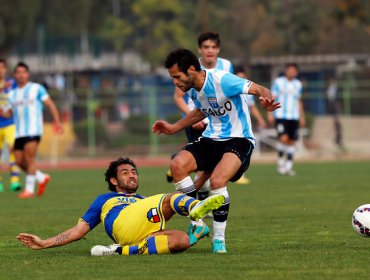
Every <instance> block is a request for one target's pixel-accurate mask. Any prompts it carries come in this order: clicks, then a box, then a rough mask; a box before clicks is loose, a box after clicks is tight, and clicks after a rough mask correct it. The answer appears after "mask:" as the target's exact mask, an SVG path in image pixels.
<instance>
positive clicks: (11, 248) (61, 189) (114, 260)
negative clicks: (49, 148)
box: [0, 161, 370, 280]
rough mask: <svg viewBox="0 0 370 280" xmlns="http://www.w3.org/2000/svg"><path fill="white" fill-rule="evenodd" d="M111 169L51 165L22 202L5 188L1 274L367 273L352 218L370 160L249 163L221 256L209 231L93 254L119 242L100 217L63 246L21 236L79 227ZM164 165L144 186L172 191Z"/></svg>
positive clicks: (217, 279)
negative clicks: (157, 248)
mask: <svg viewBox="0 0 370 280" xmlns="http://www.w3.org/2000/svg"><path fill="white" fill-rule="evenodd" d="M105 168H106V166H102V167H101V169H95V170H81V169H76V170H70V171H66V170H51V171H48V172H50V174H51V176H52V180H51V182H50V185H49V186H48V189H47V190H46V192H45V194H44V196H43V197H41V198H35V199H32V200H20V199H18V198H17V196H16V194H15V193H11V192H10V191H8V189H7V188H6V190H5V192H4V193H0V198H1V203H0V219H1V226H0V263H1V266H0V279H30V280H32V279H37V280H42V279H56V280H57V279H81V280H82V279H89V280H92V279H125V280H129V279H142V280H146V279H162V280H166V279H171V280H173V279H178V278H179V275H181V279H182V280H188V279H204V280H208V279H209V280H221V279H229V278H230V279H235V280H237V279H243V280H244V279H251V280H252V279H367V278H368V274H369V271H368V262H369V261H368V260H369V258H370V250H369V244H368V241H369V240H368V239H366V238H363V237H360V236H359V235H357V234H356V233H354V232H353V230H352V227H351V216H352V213H353V211H354V209H355V208H356V207H358V206H359V205H361V204H364V203H367V202H369V201H368V200H367V199H366V198H368V197H370V189H369V184H368V182H369V181H370V173H369V172H368V171H369V169H370V162H369V161H367V162H366V161H365V162H335V163H300V164H296V169H297V171H298V175H297V176H295V177H285V176H279V175H278V174H277V172H276V169H275V165H274V164H266V165H261V164H255V163H252V165H251V168H250V170H249V171H248V173H247V174H248V177H249V178H250V179H251V183H250V184H249V185H247V186H240V185H234V184H230V186H229V194H230V199H231V204H230V207H231V208H230V213H229V220H228V227H227V235H226V239H227V247H228V254H225V255H222V256H220V255H215V254H212V253H211V239H210V238H208V239H207V238H206V239H203V240H201V241H200V242H199V243H198V244H196V245H195V246H193V247H192V248H190V249H189V250H188V251H187V252H185V253H181V254H174V255H163V256H130V257H122V256H111V257H101V258H94V257H91V256H90V248H91V247H92V246H94V245H97V244H112V240H111V239H109V238H108V237H107V235H106V233H105V232H104V226H103V225H99V226H97V227H96V228H95V229H94V230H93V231H92V232H90V233H89V234H88V235H87V236H86V237H85V238H84V239H81V240H80V241H77V242H75V243H73V244H70V245H67V246H63V247H59V248H54V249H48V250H41V251H34V250H31V249H28V248H25V247H23V246H21V245H20V244H19V242H18V241H17V240H16V238H15V236H16V235H17V234H18V233H20V232H30V233H33V234H37V235H39V236H40V237H41V238H47V237H49V236H55V235H56V234H58V233H60V232H62V231H63V230H66V229H68V228H70V227H72V226H74V225H75V224H76V223H77V220H78V217H81V216H82V215H83V214H84V212H85V211H86V210H87V208H88V207H89V205H90V204H91V203H92V202H93V200H94V199H95V198H96V196H97V195H99V194H101V193H105V192H107V186H106V183H105V182H104V179H103V178H104V177H103V173H104V171H105ZM166 169H167V167H157V168H154V167H151V168H144V167H142V166H139V172H140V189H139V192H138V193H140V194H142V195H153V194H157V193H162V192H163V193H165V192H171V191H173V190H174V188H173V185H172V184H168V183H166V182H165V176H164V175H165V172H166ZM5 179H6V180H4V182H7V179H8V178H5ZM205 222H206V223H207V224H208V225H209V226H212V222H211V221H210V220H205ZM188 224H189V220H188V219H187V218H186V217H180V216H175V217H173V219H172V220H171V221H170V222H168V223H166V227H167V228H168V229H179V230H186V228H187V226H188Z"/></svg>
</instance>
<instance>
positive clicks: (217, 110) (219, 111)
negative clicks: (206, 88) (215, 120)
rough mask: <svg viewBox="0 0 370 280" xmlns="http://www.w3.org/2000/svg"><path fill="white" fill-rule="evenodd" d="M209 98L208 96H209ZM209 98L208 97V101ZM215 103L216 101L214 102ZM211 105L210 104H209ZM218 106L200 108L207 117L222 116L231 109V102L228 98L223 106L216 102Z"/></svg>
mask: <svg viewBox="0 0 370 280" xmlns="http://www.w3.org/2000/svg"><path fill="white" fill-rule="evenodd" d="M209 99H210V98H209ZM209 99H208V102H209ZM214 99H216V98H214ZM209 104H210V105H211V103H210V102H209ZM216 104H217V102H216ZM211 106H212V105H211ZM217 106H218V107H214V106H212V108H207V109H201V111H202V112H203V114H205V115H206V116H207V117H208V116H214V117H216V116H217V117H222V116H224V115H225V114H226V113H227V112H230V111H231V110H232V109H233V104H232V103H231V101H230V100H227V101H226V102H225V103H224V105H223V106H221V107H220V106H219V105H218V104H217Z"/></svg>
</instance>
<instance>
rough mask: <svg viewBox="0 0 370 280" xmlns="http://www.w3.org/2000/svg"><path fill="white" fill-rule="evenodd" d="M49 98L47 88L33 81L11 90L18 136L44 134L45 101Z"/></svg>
mask: <svg viewBox="0 0 370 280" xmlns="http://www.w3.org/2000/svg"><path fill="white" fill-rule="evenodd" d="M48 98H49V95H48V93H47V91H46V89H45V88H44V87H43V86H42V85H40V84H37V83H32V82H29V83H28V84H26V85H25V86H24V87H23V88H19V87H16V88H15V89H13V90H12V91H11V92H9V106H10V107H11V109H12V110H13V117H14V122H15V126H16V133H15V137H16V138H20V137H29V136H41V135H42V126H43V117H42V108H43V101H45V100H46V99H48Z"/></svg>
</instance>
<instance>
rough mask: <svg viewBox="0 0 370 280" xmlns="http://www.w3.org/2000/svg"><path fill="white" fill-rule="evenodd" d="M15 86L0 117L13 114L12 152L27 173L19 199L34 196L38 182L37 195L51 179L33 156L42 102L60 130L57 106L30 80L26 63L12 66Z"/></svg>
mask: <svg viewBox="0 0 370 280" xmlns="http://www.w3.org/2000/svg"><path fill="white" fill-rule="evenodd" d="M14 77H15V80H16V82H17V86H16V87H15V88H14V89H13V90H12V91H10V92H9V94H8V96H9V100H8V101H9V108H8V110H3V109H1V110H0V116H3V117H6V118H11V117H12V116H13V117H14V122H15V127H16V132H15V138H16V139H15V142H14V155H15V160H16V163H17V165H18V166H19V167H20V168H21V169H22V170H23V171H24V172H26V174H27V175H26V187H25V190H24V191H23V192H22V193H21V194H20V195H19V198H33V197H34V192H35V183H36V181H37V182H38V183H39V186H38V191H37V194H38V195H39V196H41V195H42V194H43V193H44V191H45V188H46V184H47V183H48V182H49V180H50V176H49V175H47V174H44V173H42V172H41V171H40V170H37V168H36V163H35V157H36V154H37V148H38V145H39V142H40V140H41V136H42V126H43V117H42V108H43V105H44V104H45V105H46V106H47V107H48V108H49V110H50V112H51V115H52V117H53V120H54V129H55V132H56V133H62V131H63V129H62V127H61V124H60V120H59V113H58V109H57V108H56V106H55V104H54V102H53V101H52V99H51V98H50V97H49V95H48V93H47V92H46V90H45V88H44V87H43V86H42V85H40V84H38V83H33V82H30V81H29V78H30V72H29V68H28V65H27V64H25V63H23V62H19V63H18V64H17V65H16V67H15V69H14Z"/></svg>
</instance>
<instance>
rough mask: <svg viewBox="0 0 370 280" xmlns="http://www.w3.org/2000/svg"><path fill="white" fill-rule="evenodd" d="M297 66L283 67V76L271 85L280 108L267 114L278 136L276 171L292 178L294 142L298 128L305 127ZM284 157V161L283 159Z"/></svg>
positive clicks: (296, 138)
mask: <svg viewBox="0 0 370 280" xmlns="http://www.w3.org/2000/svg"><path fill="white" fill-rule="evenodd" d="M297 76H298V66H297V64H294V63H290V64H287V65H286V67H285V72H284V76H282V77H278V78H277V79H275V81H274V82H273V84H272V88H271V92H272V94H273V95H274V97H275V98H276V101H278V102H280V103H281V104H282V108H281V109H278V110H276V111H275V112H274V113H273V114H272V113H271V112H270V113H268V120H269V122H270V124H272V125H273V124H275V126H276V130H277V134H278V141H279V142H278V144H277V152H278V161H277V170H278V172H279V173H280V174H282V175H289V176H294V175H295V172H294V170H293V159H294V153H295V142H296V141H297V140H298V137H299V135H298V130H299V126H300V127H304V126H305V125H306V121H305V114H304V110H303V102H302V98H301V96H302V83H301V81H300V80H298V79H297ZM285 156H286V160H285V158H284V157H285Z"/></svg>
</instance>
